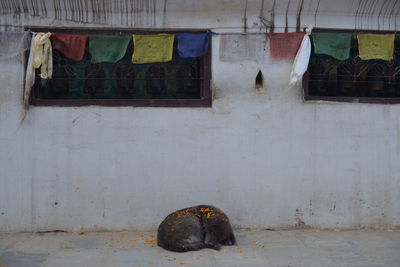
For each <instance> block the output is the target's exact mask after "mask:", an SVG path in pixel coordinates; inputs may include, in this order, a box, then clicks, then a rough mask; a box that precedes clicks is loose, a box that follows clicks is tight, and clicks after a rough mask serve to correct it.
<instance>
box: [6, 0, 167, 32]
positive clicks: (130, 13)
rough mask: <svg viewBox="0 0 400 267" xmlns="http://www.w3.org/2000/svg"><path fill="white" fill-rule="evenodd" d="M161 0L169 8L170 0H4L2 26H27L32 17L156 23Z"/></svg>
mask: <svg viewBox="0 0 400 267" xmlns="http://www.w3.org/2000/svg"><path fill="white" fill-rule="evenodd" d="M160 1H163V5H164V11H165V10H166V2H167V0H119V1H109V0H54V1H48V0H20V1H14V0H2V1H0V15H1V16H0V26H2V27H3V28H4V27H12V26H14V27H15V26H23V25H24V23H23V22H24V21H26V20H28V19H32V17H40V18H47V19H51V20H53V21H72V22H83V23H93V24H101V25H111V26H112V25H121V26H130V27H140V26H155V25H156V24H157V5H158V4H160V3H159V2H160ZM163 16H164V19H165V14H163Z"/></svg>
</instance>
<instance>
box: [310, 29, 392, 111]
mask: <svg viewBox="0 0 400 267" xmlns="http://www.w3.org/2000/svg"><path fill="white" fill-rule="evenodd" d="M313 32H328V33H337V32H341V33H353V35H352V40H351V50H350V58H349V59H346V60H344V61H340V60H338V59H335V58H333V57H331V56H328V55H323V54H315V53H314V45H313V48H312V52H311V58H310V62H309V66H308V71H307V72H306V73H305V75H304V77H303V87H304V99H305V100H326V101H339V102H360V103H386V104H391V103H400V37H399V36H398V35H396V38H395V53H394V59H393V60H391V61H385V60H378V59H376V60H375V59H374V60H361V59H360V58H359V57H358V42H357V33H386V34H387V33H393V32H377V31H373V32H371V31H354V30H353V31H347V30H346V31H341V30H322V29H315V30H314V31H313Z"/></svg>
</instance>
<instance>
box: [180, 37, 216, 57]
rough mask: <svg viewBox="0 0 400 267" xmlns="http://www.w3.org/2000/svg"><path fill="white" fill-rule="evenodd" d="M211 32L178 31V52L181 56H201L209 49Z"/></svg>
mask: <svg viewBox="0 0 400 267" xmlns="http://www.w3.org/2000/svg"><path fill="white" fill-rule="evenodd" d="M209 37H210V33H208V32H207V33H178V34H177V35H176V39H177V42H178V54H179V56H180V57H185V58H186V57H200V56H202V55H204V53H205V52H206V51H207V49H208V45H209V42H210V41H209V40H210V38H209Z"/></svg>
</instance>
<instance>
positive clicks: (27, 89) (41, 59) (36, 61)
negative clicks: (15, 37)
mask: <svg viewBox="0 0 400 267" xmlns="http://www.w3.org/2000/svg"><path fill="white" fill-rule="evenodd" d="M50 36H51V33H49V32H48V33H43V32H40V33H37V34H33V36H32V41H31V49H30V53H29V59H28V63H27V67H26V74H25V86H24V92H23V95H22V102H23V106H24V114H23V118H22V119H24V118H25V116H26V111H27V110H28V108H29V97H30V94H31V89H32V87H33V85H34V84H35V69H38V68H39V67H40V77H41V78H42V79H51V77H52V75H53V55H52V49H51V42H50V39H49V38H50Z"/></svg>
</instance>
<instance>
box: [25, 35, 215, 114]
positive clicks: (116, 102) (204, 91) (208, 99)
mask: <svg viewBox="0 0 400 267" xmlns="http://www.w3.org/2000/svg"><path fill="white" fill-rule="evenodd" d="M26 30H31V31H33V32H57V33H71V34H104V35H107V34H110V35H112V34H114V35H115V34H116V33H117V34H126V35H127V34H149V33H152V34H157V33H170V34H176V33H183V32H190V33H204V32H210V30H208V29H196V30H193V29H179V30H160V29H156V30H150V29H140V30H136V29H115V28H112V29H98V28H42V27H26ZM211 47H212V45H211V35H210V42H209V46H208V49H207V51H206V53H205V54H204V56H202V57H201V58H200V64H201V68H200V73H201V74H200V77H203V79H202V80H200V98H199V99H39V98H36V97H35V96H34V95H35V93H34V92H32V93H31V96H30V99H29V104H30V105H32V106H62V107H79V106H93V105H95V106H114V107H116V106H118V107H120V106H131V107H205V108H207V107H212V91H211V90H212V87H211ZM32 90H33V89H32Z"/></svg>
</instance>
